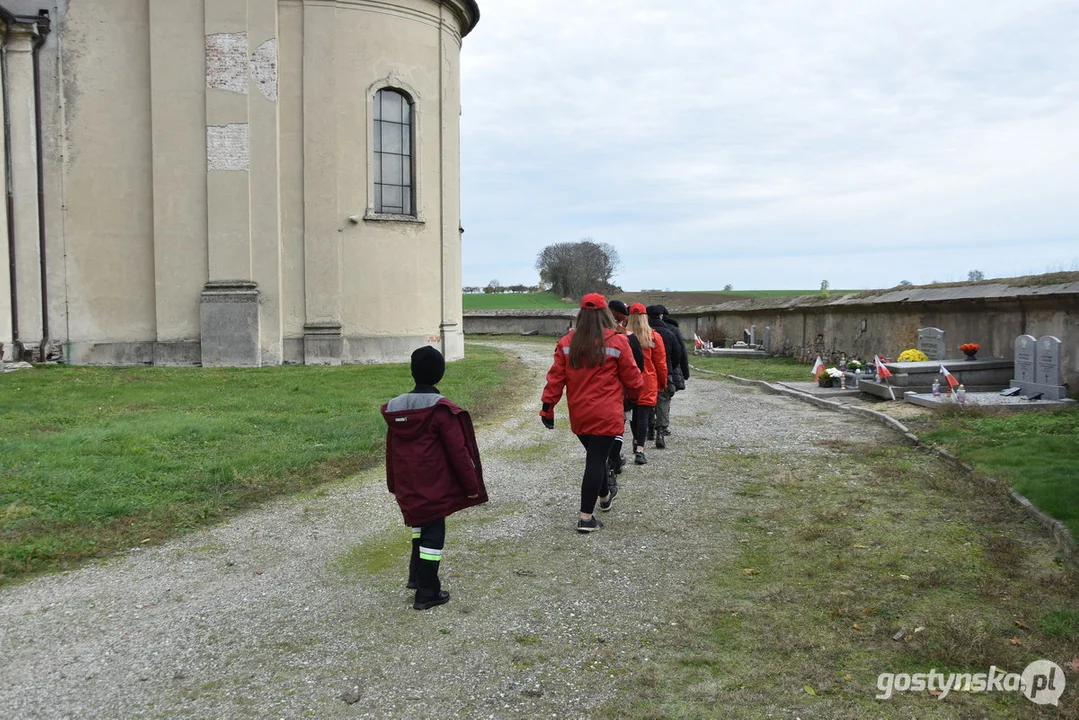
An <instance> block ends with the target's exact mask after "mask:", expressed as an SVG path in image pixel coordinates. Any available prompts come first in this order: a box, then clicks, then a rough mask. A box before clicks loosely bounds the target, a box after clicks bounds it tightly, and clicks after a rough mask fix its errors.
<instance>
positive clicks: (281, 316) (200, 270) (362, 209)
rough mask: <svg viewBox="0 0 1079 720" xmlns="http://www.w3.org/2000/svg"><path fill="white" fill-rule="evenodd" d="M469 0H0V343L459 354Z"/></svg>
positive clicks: (172, 361) (93, 350) (145, 352)
mask: <svg viewBox="0 0 1079 720" xmlns="http://www.w3.org/2000/svg"><path fill="white" fill-rule="evenodd" d="M478 21H479V8H478V6H477V4H476V1H475V0H107V2H104V1H102V0H0V31H2V32H3V35H2V37H0V42H2V53H0V64H2V68H0V69H2V74H0V81H2V94H0V103H2V106H3V117H4V143H3V147H2V148H0V163H2V166H3V169H4V173H5V179H6V202H5V203H3V204H2V205H0V228H2V229H3V230H2V231H3V232H5V233H6V234H5V236H4V238H3V239H0V345H2V347H3V357H4V359H5V360H11V359H16V358H19V359H33V360H39V359H42V358H45V357H52V358H62V359H63V361H64V362H69V363H72V364H87V365H123V364H153V365H199V364H201V365H204V366H248V367H255V366H262V365H280V364H283V363H297V364H299V363H303V364H309V365H337V364H342V363H370V362H400V361H406V360H407V359H408V357H409V354H410V353H411V352H412V350H414V349H415V348H416V347H418V346H420V345H433V346H435V347H437V348H439V349H440V350H442V351H443V353H444V354H445V355H446V358H447V359H448V360H452V359H459V358H461V357H463V355H464V340H463V334H462V318H461V316H462V309H461V234H462V232H463V230H462V229H461V218H460V117H461V92H460V54H461V44H462V39H463V38H464V37H465V36H466V35H467V34H468V33H469V32H470V31H471V30H472V29H473V28H474V27H475V26H476V24H477V22H478Z"/></svg>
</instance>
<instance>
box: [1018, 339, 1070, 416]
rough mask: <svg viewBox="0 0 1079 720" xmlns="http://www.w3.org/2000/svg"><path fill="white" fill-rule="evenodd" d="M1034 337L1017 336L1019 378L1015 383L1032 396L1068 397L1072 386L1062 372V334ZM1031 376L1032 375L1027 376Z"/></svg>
mask: <svg viewBox="0 0 1079 720" xmlns="http://www.w3.org/2000/svg"><path fill="white" fill-rule="evenodd" d="M1033 340H1034V338H1032V337H1031V336H1030V335H1020V336H1019V337H1017V338H1016V339H1015V379H1014V380H1012V383H1011V386H1012V387H1013V388H1019V390H1020V392H1022V393H1023V395H1024V396H1027V397H1030V398H1034V397H1036V396H1040V397H1041V398H1043V399H1045V400H1063V399H1065V398H1066V397H1067V393H1068V389H1067V388H1066V387H1065V386H1064V379H1063V375H1062V374H1061V367H1060V354H1061V345H1062V343H1061V341H1060V338H1056V337H1053V336H1052V335H1046V336H1044V337H1042V338H1039V339H1038V340H1037V341H1036V342H1031V341H1033ZM1027 377H1031V378H1032V379H1029V380H1028V379H1025V378H1027Z"/></svg>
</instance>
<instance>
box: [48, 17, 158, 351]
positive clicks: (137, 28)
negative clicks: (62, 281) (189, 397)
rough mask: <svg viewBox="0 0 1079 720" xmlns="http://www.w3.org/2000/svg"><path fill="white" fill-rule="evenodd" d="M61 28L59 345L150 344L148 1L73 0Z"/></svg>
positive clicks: (151, 250)
mask: <svg viewBox="0 0 1079 720" xmlns="http://www.w3.org/2000/svg"><path fill="white" fill-rule="evenodd" d="M60 29H61V32H62V46H63V47H64V48H65V51H64V53H65V54H64V58H63V63H62V66H61V71H62V73H63V78H64V96H63V100H64V117H65V141H66V148H65V150H66V152H65V165H64V183H63V185H64V205H65V208H66V212H65V213H64V217H63V221H64V227H65V234H64V241H65V244H66V250H67V262H66V266H65V267H64V270H65V273H66V277H67V288H68V299H69V313H70V315H69V322H68V328H67V332H68V337H67V340H68V341H69V342H72V343H80V342H92V343H115V342H133V341H134V342H137V341H144V342H147V341H148V342H152V341H154V340H155V338H156V312H155V303H154V297H155V291H156V288H155V283H154V247H153V237H154V193H153V184H152V183H153V177H154V176H153V166H152V162H151V157H152V156H151V151H152V134H151V123H150V120H151V112H150V109H151V108H150V68H151V62H150V60H151V57H150V34H149V3H148V2H147V0H110V2H108V3H87V2H73V3H71V4H70V6H69V7H68V9H67V13H66V15H65V16H64V17H63V18H62V19H61V24H60ZM72 360H73V361H76V362H77V361H78V360H79V358H78V357H73V358H72Z"/></svg>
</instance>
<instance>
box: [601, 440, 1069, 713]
mask: <svg viewBox="0 0 1079 720" xmlns="http://www.w3.org/2000/svg"><path fill="white" fill-rule="evenodd" d="M827 446H828V448H829V450H830V452H829V453H828V454H826V455H824V456H820V457H806V456H800V457H795V458H792V457H790V456H744V455H723V456H717V457H715V459H714V464H715V465H716V466H717V467H723V468H724V470H725V472H728V473H731V474H733V475H735V476H736V477H739V478H741V479H742V482H741V486H740V489H739V491H738V492H737V495H736V500H735V502H734V504H733V506H730V507H724V508H717V509H716V510H715V511H714V517H708V518H700V519H699V521H698V527H699V528H700V532H701V547H702V551H701V552H702V555H710V556H711V557H719V558H722V559H721V560H720V561H718V563H716V561H713V562H714V563H716V564H714V565H713V566H712V567H711V570H710V572H709V573H708V577H707V579H706V580H705V581H704V582H702V583H701V584H700V585H699V586H698V587H697V588H695V589H694V590H693V591H692V592H691V593H690V594H689V596H687V597H686V598H685V602H684V603H682V604H681V606H680V608H679V614H678V616H676V619H677V628H673V627H672V629H671V631H670V632H666V633H663V634H660V635H658V636H657V637H656V639H655V640H654V641H646V642H648V644H649V645H650V647H648V653H647V654H648V657H649V662H647V663H645V664H644V665H642V666H641V667H640V668H639V669H637V670H635V671H634V672H632V673H631V675H630V677H628V678H626V679H625V681H624V682H623V683H620V684H621V686H622V687H621V690H620V692H619V694H618V697H617V699H616V700H614V701H612V702H611V703H609V704H608V705H607V706H606V707H605V708H604V709H603V715H604V716H606V717H612V718H614V717H617V718H710V717H731V718H771V717H791V718H793V717H827V718H833V719H842V718H867V717H873V718H911V717H918V718H984V717H994V718H1013V717H1018V718H1023V717H1041V716H1045V715H1048V716H1050V717H1060V718H1077V717H1079V691H1077V690H1076V689H1075V686H1079V675H1077V674H1076V673H1075V672H1073V671H1071V670H1068V671H1067V673H1068V674H1067V683H1068V686H1069V687H1068V688H1067V690H1066V692H1065V694H1064V697H1063V698H1061V705H1060V706H1059V707H1056V708H1052V707H1047V708H1043V707H1040V706H1036V705H1034V704H1033V703H1031V702H1030V701H1028V700H1027V699H1025V698H1023V697H1021V696H1020V695H1018V694H1017V693H1006V692H982V693H972V692H963V691H961V690H960V691H953V692H950V693H949V694H947V696H942V694H941V693H938V694H937V695H931V694H930V693H929V692H920V693H915V692H895V693H894V695H893V696H892V697H891V698H890V699H887V700H885V699H877V698H876V697H875V696H876V695H877V694H880V693H881V690H880V689H878V676H879V674H880V673H884V672H892V673H902V672H906V673H928V672H929V671H930V670H931V669H936V670H937V671H938V672H944V673H952V672H955V673H960V672H966V673H986V672H988V671H989V668H990V666H991V665H995V666H996V667H998V668H1001V669H1003V670H1006V671H1008V672H1019V673H1021V672H1022V671H1023V669H1024V668H1025V667H1026V666H1027V664H1029V663H1030V662H1032V661H1034V660H1038V659H1048V660H1052V661H1054V662H1056V663H1057V664H1058V665H1061V666H1062V667H1063V666H1064V665H1065V663H1068V662H1070V661H1072V659H1073V658H1075V657H1076V655H1077V654H1079V653H1077V648H1079V599H1077V598H1076V596H1075V593H1074V589H1075V587H1076V586H1077V583H1079V573H1077V572H1076V571H1075V569H1074V568H1072V567H1071V566H1069V565H1067V564H1065V563H1063V562H1062V561H1061V560H1060V559H1059V558H1057V557H1055V556H1054V546H1053V545H1052V543H1051V541H1049V540H1048V539H1047V537H1046V536H1045V535H1044V534H1043V533H1042V532H1041V531H1040V529H1039V528H1038V527H1037V526H1036V525H1035V524H1034V523H1033V522H1032V521H1031V520H1030V519H1029V518H1027V517H1026V515H1025V514H1023V513H1022V511H1021V510H1019V509H1018V508H1017V507H1016V506H1015V505H1014V504H1012V503H1011V502H1010V501H1009V500H1008V498H1007V497H1006V495H1005V494H1004V493H1003V491H1002V490H1001V489H1000V486H999V485H997V484H983V483H981V482H979V481H978V480H977V479H975V478H971V477H970V476H968V475H967V474H965V473H962V472H956V471H955V470H954V469H953V468H951V467H949V466H948V465H947V464H946V463H944V462H942V461H940V460H939V459H938V458H936V457H935V456H933V455H930V454H928V453H924V452H921V451H918V450H916V449H913V448H908V447H901V446H893V445H879V446H878V445H874V444H871V443H866V442H858V441H857V440H856V439H853V440H852V441H841V442H835V441H833V442H830V443H827ZM732 530H733V534H734V539H733V542H736V543H737V547H738V548H739V550H738V551H737V552H735V553H733V554H728V553H726V552H724V551H720V550H719V548H720V547H729V543H731V542H732V538H731V535H732ZM719 543H724V545H719ZM709 548H713V549H712V550H711V551H710V550H709ZM731 557H733V559H730V558H731ZM698 560H700V559H698ZM671 625H672V626H673V625H675V623H673V622H672V623H671ZM720 709H722V710H720Z"/></svg>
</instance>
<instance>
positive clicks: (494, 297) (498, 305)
mask: <svg viewBox="0 0 1079 720" xmlns="http://www.w3.org/2000/svg"><path fill="white" fill-rule="evenodd" d="M462 298H463V299H464V309H465V310H466V311H468V310H536V309H561V308H576V307H577V304H576V303H570V302H564V301H563V300H562V299H561V298H558V297H555V296H554V295H551V294H550V293H491V294H485V293H465V294H464V295H462Z"/></svg>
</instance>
